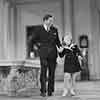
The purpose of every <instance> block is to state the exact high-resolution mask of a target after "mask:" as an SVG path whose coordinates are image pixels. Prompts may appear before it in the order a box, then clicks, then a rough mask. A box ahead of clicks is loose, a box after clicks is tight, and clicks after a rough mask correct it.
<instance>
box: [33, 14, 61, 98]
mask: <svg viewBox="0 0 100 100" xmlns="http://www.w3.org/2000/svg"><path fill="white" fill-rule="evenodd" d="M53 21H54V17H53V16H52V15H49V14H48V15H45V16H44V17H43V25H39V26H36V27H35V30H34V33H35V35H33V39H34V41H35V42H39V43H40V63H41V74H40V83H41V89H40V91H41V94H40V95H41V96H43V97H45V96H46V92H47V93H48V96H51V95H52V93H53V92H54V77H55V68H56V58H57V47H58V48H59V50H61V49H62V48H61V44H60V40H59V37H58V31H57V28H55V27H54V26H53ZM56 46H57V47H56ZM47 69H48V88H47V89H46V81H47Z"/></svg>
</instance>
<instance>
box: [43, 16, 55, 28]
mask: <svg viewBox="0 0 100 100" xmlns="http://www.w3.org/2000/svg"><path fill="white" fill-rule="evenodd" d="M44 23H45V24H46V25H47V26H49V27H50V26H51V25H53V23H54V18H53V17H50V18H49V19H48V20H45V21H44Z"/></svg>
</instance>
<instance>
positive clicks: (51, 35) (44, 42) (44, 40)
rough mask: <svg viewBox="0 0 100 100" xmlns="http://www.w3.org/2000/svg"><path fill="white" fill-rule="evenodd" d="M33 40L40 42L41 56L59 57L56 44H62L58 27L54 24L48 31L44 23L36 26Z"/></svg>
mask: <svg viewBox="0 0 100 100" xmlns="http://www.w3.org/2000/svg"><path fill="white" fill-rule="evenodd" d="M32 40H33V41H34V42H36V43H37V42H39V43H40V57H43V58H45V57H49V58H52V59H55V58H57V48H56V46H58V48H59V47H60V46H61V44H60V40H59V37H58V30H57V28H55V27H54V26H52V27H50V30H49V31H48V32H47V31H46V30H45V28H44V26H43V25H38V26H35V28H34V32H33V34H32Z"/></svg>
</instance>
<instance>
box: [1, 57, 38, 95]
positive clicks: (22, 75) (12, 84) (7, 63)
mask: <svg viewBox="0 0 100 100" xmlns="http://www.w3.org/2000/svg"><path fill="white" fill-rule="evenodd" d="M0 67H2V68H1V73H0V77H1V79H0V80H1V82H0V92H1V93H2V92H3V93H4V94H7V95H9V96H15V95H17V92H18V91H19V90H20V89H23V88H34V87H39V70H40V60H39V59H36V60H3V61H0ZM6 68H7V70H6ZM8 68H9V69H8ZM3 69H5V72H7V74H6V77H4V74H5V73H3ZM8 70H9V71H8Z"/></svg>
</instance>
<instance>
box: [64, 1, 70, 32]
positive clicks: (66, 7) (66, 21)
mask: <svg viewBox="0 0 100 100" xmlns="http://www.w3.org/2000/svg"><path fill="white" fill-rule="evenodd" d="M63 5H64V34H66V33H70V34H72V0H64V2H63Z"/></svg>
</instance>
